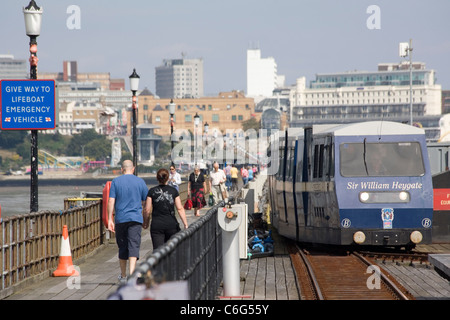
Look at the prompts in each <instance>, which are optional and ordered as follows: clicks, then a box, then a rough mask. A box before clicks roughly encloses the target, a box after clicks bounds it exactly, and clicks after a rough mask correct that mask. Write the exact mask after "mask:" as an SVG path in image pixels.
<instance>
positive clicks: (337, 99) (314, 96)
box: [290, 63, 442, 126]
mask: <svg viewBox="0 0 450 320" xmlns="http://www.w3.org/2000/svg"><path fill="white" fill-rule="evenodd" d="M435 77H436V75H435V71H434V70H427V69H426V68H425V64H423V63H413V83H412V84H413V85H412V107H413V108H412V117H413V122H414V123H416V124H417V125H424V123H420V122H424V121H426V120H427V117H428V118H430V119H432V121H431V122H432V123H433V124H432V126H438V122H439V121H438V119H439V116H440V114H441V112H442V98H441V92H442V88H441V85H439V84H436V82H435ZM290 105H291V109H290V123H291V126H303V125H305V124H312V123H323V122H337V123H340V122H356V121H368V120H381V119H385V120H393V121H401V122H409V120H410V110H411V109H410V85H409V64H408V66H407V67H405V64H380V65H379V66H378V71H375V72H363V71H351V72H344V73H333V74H318V75H316V79H315V80H313V81H311V83H310V86H309V87H307V86H306V79H305V78H304V77H301V78H298V79H297V82H296V85H295V87H294V88H293V89H292V90H291V93H290ZM424 126H428V125H424Z"/></svg>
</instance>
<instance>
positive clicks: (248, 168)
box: [247, 166, 253, 182]
mask: <svg viewBox="0 0 450 320" xmlns="http://www.w3.org/2000/svg"><path fill="white" fill-rule="evenodd" d="M247 172H248V181H249V182H250V181H252V180H253V169H252V167H251V166H248V167H247Z"/></svg>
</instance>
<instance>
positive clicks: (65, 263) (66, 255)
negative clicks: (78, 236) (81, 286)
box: [53, 225, 79, 277]
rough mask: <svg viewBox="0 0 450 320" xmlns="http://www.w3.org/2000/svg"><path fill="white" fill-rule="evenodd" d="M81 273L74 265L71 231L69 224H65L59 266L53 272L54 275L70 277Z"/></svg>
mask: <svg viewBox="0 0 450 320" xmlns="http://www.w3.org/2000/svg"><path fill="white" fill-rule="evenodd" d="M78 275H79V273H78V271H77V270H75V268H74V267H73V263H72V254H71V251H70V242H69V232H68V231H67V226H66V225H64V226H63V233H62V238H61V250H60V252H59V264H58V268H57V269H56V270H55V271H54V272H53V276H54V277H70V276H78Z"/></svg>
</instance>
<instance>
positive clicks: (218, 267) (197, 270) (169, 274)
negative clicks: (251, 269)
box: [119, 201, 224, 300]
mask: <svg viewBox="0 0 450 320" xmlns="http://www.w3.org/2000/svg"><path fill="white" fill-rule="evenodd" d="M223 205H224V201H221V202H219V203H218V204H216V205H215V206H214V207H212V208H211V209H209V210H208V212H207V213H206V214H205V215H204V216H202V217H201V218H199V219H198V220H197V221H195V222H194V223H192V224H191V225H190V226H189V228H188V229H185V230H183V231H180V232H179V233H177V234H176V235H175V236H173V237H172V238H171V239H170V240H169V241H168V242H166V243H165V244H164V245H163V246H161V247H159V248H158V249H156V250H155V251H154V252H153V253H152V254H151V255H150V256H149V257H148V258H147V259H146V261H144V262H142V263H141V264H139V265H138V266H137V267H136V270H135V271H134V273H133V274H132V275H131V277H130V280H129V281H128V282H129V283H130V282H131V283H133V282H137V281H138V280H139V278H145V277H148V275H149V271H150V274H151V277H153V279H154V280H155V282H156V283H160V282H165V281H179V280H186V281H187V282H188V287H189V297H190V299H193V300H210V299H215V298H216V296H217V289H218V287H219V285H220V282H221V281H222V274H223V272H222V236H221V234H222V233H221V228H220V226H219V224H218V223H217V209H218V208H219V207H220V206H223ZM119 290H120V289H119Z"/></svg>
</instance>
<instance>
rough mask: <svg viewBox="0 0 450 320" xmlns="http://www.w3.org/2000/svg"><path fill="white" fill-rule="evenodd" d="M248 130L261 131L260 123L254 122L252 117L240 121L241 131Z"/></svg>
mask: <svg viewBox="0 0 450 320" xmlns="http://www.w3.org/2000/svg"><path fill="white" fill-rule="evenodd" d="M248 129H255V130H256V132H258V131H259V129H261V121H258V120H256V119H255V118H254V117H251V118H250V119H248V120H245V121H242V130H244V131H247V130H248Z"/></svg>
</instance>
